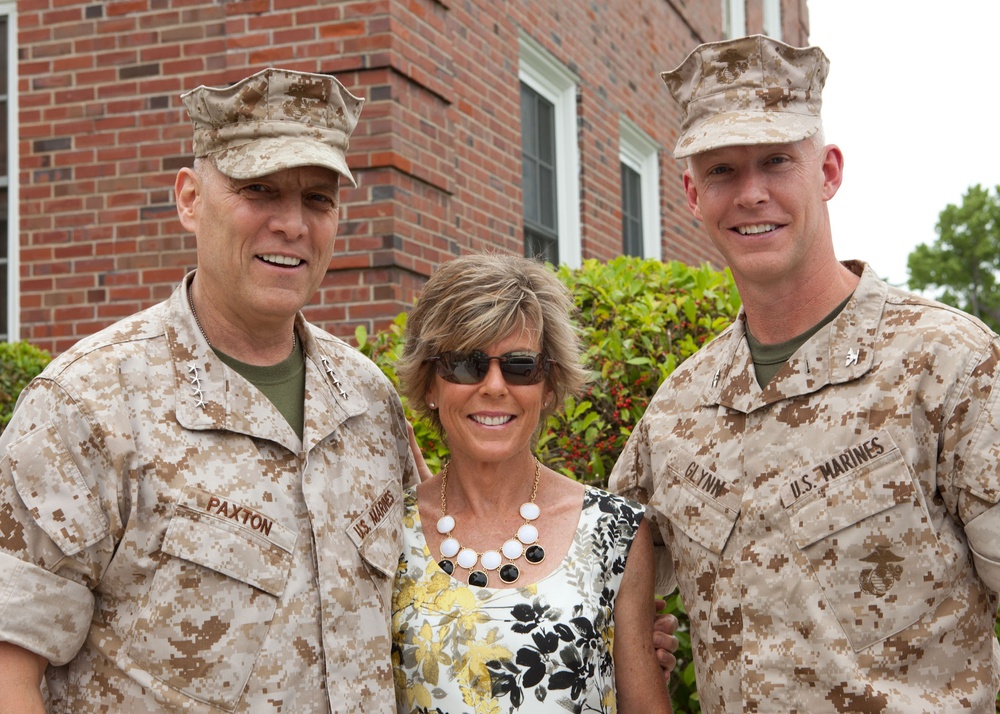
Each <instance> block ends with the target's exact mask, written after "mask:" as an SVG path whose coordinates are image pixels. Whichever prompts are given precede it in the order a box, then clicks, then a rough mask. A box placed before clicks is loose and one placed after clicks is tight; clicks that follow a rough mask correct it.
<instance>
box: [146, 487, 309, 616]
mask: <svg viewBox="0 0 1000 714" xmlns="http://www.w3.org/2000/svg"><path fill="white" fill-rule="evenodd" d="M258 518H259V519H260V520H258ZM247 521H248V523H253V524H255V525H256V526H257V529H255V528H254V527H253V526H250V527H246V526H243V525H242V524H240V523H239V522H236V521H230V520H223V519H221V518H219V517H217V516H213V515H211V514H209V513H206V512H204V511H201V510H197V509H194V508H189V507H187V506H185V505H184V504H178V506H177V509H176V510H175V512H174V516H173V518H171V519H170V525H169V526H167V532H166V535H165V536H164V539H163V552H164V553H167V554H168V555H171V556H174V557H175V558H182V559H184V560H187V561H190V562H192V563H196V564H198V565H201V566H203V567H206V568H208V569H210V570H214V571H216V572H218V573H222V574H223V575H226V576H228V577H230V578H234V579H236V580H239V581H240V582H243V583H246V584H248V585H252V586H254V587H255V588H258V589H259V590H263V591H264V592H266V593H270V594H271V595H274V596H275V597H280V596H281V594H282V593H283V592H284V590H285V585H286V583H287V582H288V573H289V570H290V569H291V566H292V545H293V544H294V539H291V544H289V538H288V537H287V536H289V535H290V534H289V533H288V532H287V529H285V528H284V526H281V524H280V523H275V522H274V521H270V520H268V519H267V518H265V517H264V516H262V515H261V514H256V513H255V514H254V515H253V516H250V517H248V518H247ZM269 535H271V536H274V537H269Z"/></svg>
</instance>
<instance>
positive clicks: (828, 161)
mask: <svg viewBox="0 0 1000 714" xmlns="http://www.w3.org/2000/svg"><path fill="white" fill-rule="evenodd" d="M843 181H844V154H843V152H842V151H841V150H840V147H839V146H837V145H836V144H829V145H828V146H825V147H823V200H824V201H829V200H830V199H831V198H833V197H834V196H836V195H837V191H838V190H840V184H841V183H843Z"/></svg>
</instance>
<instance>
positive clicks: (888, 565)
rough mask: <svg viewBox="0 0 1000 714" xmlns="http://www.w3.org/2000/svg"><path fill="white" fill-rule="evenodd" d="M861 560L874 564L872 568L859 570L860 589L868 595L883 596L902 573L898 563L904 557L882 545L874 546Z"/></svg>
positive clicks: (901, 567)
mask: <svg viewBox="0 0 1000 714" xmlns="http://www.w3.org/2000/svg"><path fill="white" fill-rule="evenodd" d="M861 560H863V561H864V562H866V563H874V564H875V567H874V568H865V569H864V570H862V571H861V578H860V580H861V590H862V591H863V592H866V593H868V594H869V595H874V596H875V597H883V596H884V595H885V594H886V593H888V592H889V591H890V590H891V589H892V586H893V585H895V584H896V583H897V582H898V581H899V579H900V577H901V576H902V575H903V566H901V565H899V563H902V562H903V561H904V560H905V558H900V557H899V556H898V555H896V554H895V553H893V552H892V551H891V550H889V548H888V547H886V546H884V545H880V546H876V548H875V552H874V553H872V554H871V555H867V556H865V557H864V558H862V559H861Z"/></svg>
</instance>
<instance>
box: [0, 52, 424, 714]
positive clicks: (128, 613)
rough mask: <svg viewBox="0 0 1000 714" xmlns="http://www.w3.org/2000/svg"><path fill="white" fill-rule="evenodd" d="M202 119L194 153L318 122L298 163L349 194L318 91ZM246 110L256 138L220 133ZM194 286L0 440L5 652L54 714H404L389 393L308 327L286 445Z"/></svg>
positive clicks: (90, 343)
mask: <svg viewBox="0 0 1000 714" xmlns="http://www.w3.org/2000/svg"><path fill="white" fill-rule="evenodd" d="M202 90H207V88H202ZM212 91H214V90H212ZM188 96H189V97H191V95H188ZM248 97H249V100H248ZM192 99H197V100H198V101H200V102H202V103H201V104H200V105H199V106H200V107H202V108H205V107H207V108H208V109H209V110H211V112H210V113H208V114H198V111H199V109H197V108H195V109H193V110H192V114H193V116H195V118H196V129H197V131H196V142H195V148H196V153H198V155H203V154H204V153H206V151H205V147H206V146H208V147H214V148H218V147H220V146H228V147H230V148H231V147H233V146H235V145H234V144H233V142H232V136H233V135H234V134H239V133H240V132H242V133H243V135H244V137H245V138H246V137H250V136H253V137H264V138H267V137H273V136H276V135H282V134H281V132H283V131H285V127H284V125H281V124H280V122H282V121H284V122H286V123H287V122H288V121H292V122H293V123H295V124H300V123H301V122H302V121H305V120H304V119H303V117H308V116H309V115H310V109H314V110H315V111H318V112H320V113H323V114H326V113H328V114H329V116H330V117H332V118H329V119H328V118H326V117H321V118H319V119H316V118H315V116H313V119H316V121H317V122H318V123H319V124H320V125H321V128H319V129H317V128H315V127H313V126H311V125H309V123H308V121H306V123H301V125H300V126H297V127H295V128H294V129H293V131H294V134H295V137H294V139H293V141H292V142H291V143H292V144H293V146H292V151H293V152H295V151H299V150H300V148H301V147H303V146H305V147H308V146H310V145H311V146H312V153H311V154H310V155H309V156H308V157H307V158H306V159H305V161H307V162H309V163H312V162H316V163H317V164H318V165H320V166H328V167H332V168H333V169H334V170H338V171H341V172H342V175H344V176H345V177H346V178H348V179H350V178H351V177H350V173H349V172H348V171H347V167H346V164H345V163H344V159H343V153H342V152H343V149H344V148H346V142H347V140H346V136H347V134H349V133H350V130H351V129H353V127H354V123H355V122H356V121H357V113H358V111H359V110H360V100H356V98H353V97H350V95H349V94H348V93H347V92H346V90H345V89H343V88H342V86H340V84H339V83H338V82H336V80H334V79H332V78H330V77H325V76H319V75H305V74H301V73H291V72H282V71H278V70H268V71H266V72H264V73H260V74H258V75H255V76H254V77H251V78H248V80H245V81H244V82H242V83H240V84H238V85H237V86H236V87H234V88H230V89H229V90H226V91H225V92H222V93H221V94H219V95H217V96H216V95H212V94H211V92H208V96H206V92H205V91H197V92H196V94H195V95H194V97H193V98H192ZM189 106H190V105H189ZM248 107H250V108H249V109H248ZM303 107H305V109H303ZM345 109H346V110H347V111H346V112H345ZM244 110H245V111H244ZM241 111H242V114H241V116H243V117H244V119H246V118H251V119H252V121H253V122H254V125H253V126H252V127H251V126H249V125H248V126H235V127H234V126H229V122H230V121H231V120H232V119H233V116H234V112H235V113H236V114H239V113H240V112H241ZM268 112H270V113H271V114H272V115H271V116H264V114H266V113H268ZM313 113H314V114H315V112H313ZM274 114H277V116H274ZM199 117H202V118H204V122H203V123H202V124H201V125H199V124H198V123H197V122H198V121H199V119H198V118H199ZM290 117H291V118H290ZM344 117H346V119H345V118H344ZM271 121H275V122H279V125H278V128H275V126H268V122H271ZM212 122H215V123H216V124H217V125H218V127H216V128H219V127H221V129H220V130H219V131H216V130H214V129H213V127H212V126H211V123H212ZM329 126H333V127H334V129H330V128H328V127H329ZM338 126H339V127H340V128H339V129H337V128H336V127H338ZM227 131H228V132H230V134H229V138H227V137H226V136H225V135H224V134H225V132H227ZM199 132H201V134H199ZM324 133H326V134H329V135H328V136H326V137H324ZM199 135H200V136H201V137H202V139H201V140H199V139H198V137H199ZM302 136H305V137H306V138H305V139H302ZM212 142H215V143H214V144H213V143H212ZM264 144H265V147H264V148H267V147H266V144H267V142H264ZM272 144H273V142H272ZM237 145H238V144H237ZM331 146H332V147H333V150H332V151H331V152H329V156H326V157H324V156H323V154H324V152H327V151H328V150H329V148H330V147H331ZM338 146H339V147H340V148H339V149H338V148H337V147H338ZM254 147H256V148H257V149H261V147H260V146H259V145H257V144H255V145H254ZM251 148H253V147H251ZM273 148H274V146H273V145H272V146H271V147H270V150H273ZM263 150H264V149H261V151H263ZM233 154H234V155H232V156H230V158H232V159H234V160H235V159H237V158H238V159H240V161H241V162H242V163H243V164H244V165H252V164H253V161H252V160H250V159H248V158H247V153H246V152H244V153H243V154H242V156H241V157H240V156H238V154H239V152H233ZM218 158H220V159H222V161H221V162H220V163H221V166H223V167H226V168H227V170H230V171H232V172H233V173H236V172H237V171H238V167H234V166H226V164H225V158H226V157H218ZM273 159H274V157H273V156H272V157H271V158H267V157H262V156H261V157H258V158H257V159H256V161H259V162H261V163H262V164H266V165H272V166H273V164H267V162H268V161H272V160H273ZM281 160H282V161H286V162H287V161H289V159H288V155H287V154H286V155H285V156H284V158H283V159H281ZM289 165H292V166H295V165H298V164H296V163H295V160H294V159H293V160H292V161H291V163H290V164H289ZM251 171H252V169H251ZM331 239H332V238H331ZM324 270H325V268H324ZM195 277H196V278H197V280H205V279H206V278H205V277H204V276H203V274H202V270H201V269H199V270H198V271H197V273H192V274H190V275H188V276H187V278H185V280H184V282H183V283H182V284H181V285H180V286H179V287H178V288H177V290H176V291H175V292H174V294H173V295H172V296H171V297H170V298H169V299H168V300H166V301H165V302H163V303H161V304H159V305H157V306H155V307H152V308H150V309H148V310H146V311H144V312H141V313H139V314H137V315H135V316H132V317H129V318H127V319H124V320H122V321H121V322H119V323H117V324H115V325H113V326H112V327H110V328H108V329H106V330H104V331H102V332H100V333H98V334H96V335H94V336H92V337H90V338H87V339H84V340H83V341H81V342H80V343H79V344H78V345H76V346H75V347H73V348H72V349H70V350H69V351H67V352H66V353H64V354H62V355H60V356H59V357H58V358H57V359H56V360H54V361H53V362H52V364H51V365H49V367H48V368H47V369H46V370H45V372H44V373H43V374H42V375H41V376H40V377H39V378H37V379H36V380H34V381H33V382H32V383H31V384H30V385H29V386H28V388H27V389H26V390H25V391H24V392H23V394H22V397H21V399H20V401H19V404H18V406H17V409H16V411H15V414H14V418H13V419H12V421H11V422H10V425H9V426H8V428H7V430H6V431H5V433H4V435H3V437H2V439H0V455H2V458H0V493H2V498H0V504H2V505H0V640H3V641H5V642H10V643H15V644H17V645H19V646H21V647H22V648H24V649H26V650H30V651H31V652H34V653H37V654H40V655H42V656H43V657H44V658H45V659H47V660H48V661H49V663H50V665H49V667H48V670H47V672H46V688H47V693H48V700H47V706H48V707H49V711H51V712H73V713H77V712H91V711H92V712H105V711H109V712H154V711H191V712H217V711H226V712H263V711H276V712H278V711H281V712H328V711H333V712H391V711H394V696H393V682H392V675H391V665H390V661H389V652H390V644H391V643H390V639H389V624H388V619H389V607H390V602H391V596H392V583H393V576H394V573H395V569H396V563H397V561H398V558H399V553H400V552H401V534H400V521H401V513H402V511H401V509H402V488H403V486H404V484H405V485H410V484H412V483H413V482H414V481H415V476H416V474H415V470H414V466H413V461H412V457H411V455H410V451H409V446H408V440H407V431H406V423H405V421H404V417H403V413H402V408H401V405H400V403H399V400H398V398H397V396H396V393H395V391H394V390H393V388H392V387H391V385H390V384H389V383H388V381H387V380H386V379H385V378H384V377H383V375H382V374H381V372H380V371H379V370H378V368H377V367H375V365H374V364H373V363H372V362H370V361H369V360H368V359H367V358H365V357H364V356H363V355H361V354H360V353H359V352H358V351H357V350H355V349H353V348H351V347H350V346H348V345H347V344H345V343H344V342H342V341H341V340H338V339H336V338H334V337H332V336H330V335H328V334H326V333H325V332H323V331H321V330H319V329H317V328H316V327H313V326H311V325H309V324H308V323H307V322H306V321H305V320H304V319H303V317H302V316H301V314H299V315H297V316H295V318H294V330H295V335H296V337H295V338H294V340H293V339H292V336H291V335H289V342H288V344H289V345H292V344H293V342H294V347H293V352H292V356H291V357H290V358H289V360H290V361H291V364H292V366H291V367H290V369H291V370H292V371H294V370H298V371H299V372H301V373H302V376H301V380H302V383H303V385H304V386H303V392H302V394H303V396H302V397H301V398H300V399H301V401H302V403H303V404H304V408H303V411H302V428H301V433H297V432H296V429H295V428H293V427H292V426H291V424H290V423H289V421H288V419H287V418H286V416H285V415H284V413H283V412H282V411H280V410H279V409H278V407H276V405H275V404H274V403H272V401H271V400H270V399H268V398H267V397H266V396H265V395H264V394H263V393H262V391H261V389H258V388H257V387H256V386H255V385H254V384H252V383H251V382H250V381H248V379H247V378H245V377H244V376H242V375H241V373H240V372H239V371H238V370H236V369H233V368H232V367H231V366H229V364H228V363H227V362H226V361H225V360H223V359H222V358H220V356H219V354H218V353H217V352H216V351H215V350H214V349H213V347H212V346H211V345H210V344H209V342H208V339H207V337H206V336H205V334H203V332H202V330H201V329H200V327H201V324H200V323H199V322H198V317H197V313H194V312H193V311H192V308H191V295H190V294H189V293H190V289H191V286H192V280H193V279H194V278H195Z"/></svg>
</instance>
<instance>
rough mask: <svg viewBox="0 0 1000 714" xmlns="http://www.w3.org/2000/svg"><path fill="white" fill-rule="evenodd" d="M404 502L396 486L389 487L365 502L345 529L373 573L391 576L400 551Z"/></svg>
mask: <svg viewBox="0 0 1000 714" xmlns="http://www.w3.org/2000/svg"><path fill="white" fill-rule="evenodd" d="M402 520H403V505H402V499H401V496H400V494H399V489H398V488H393V487H389V488H386V489H385V490H384V491H382V492H381V493H380V494H379V496H378V497H377V498H376V499H375V500H374V501H372V502H371V503H369V504H367V506H366V508H365V509H364V510H363V512H362V514H361V515H360V516H358V518H356V519H355V520H354V522H353V523H351V525H350V527H349V528H348V529H347V533H348V536H349V537H350V539H351V541H352V542H353V543H354V545H355V546H356V547H357V549H358V554H359V555H360V556H361V559H362V560H363V561H364V562H365V564H366V565H367V566H368V567H369V569H370V570H374V571H375V572H376V573H378V574H380V575H382V576H386V577H388V578H392V577H394V576H395V574H396V566H397V565H398V564H399V555H400V553H402V552H403V536H402Z"/></svg>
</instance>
